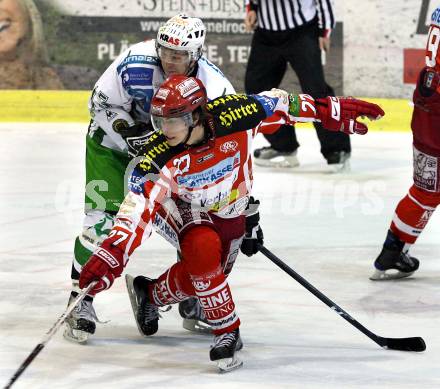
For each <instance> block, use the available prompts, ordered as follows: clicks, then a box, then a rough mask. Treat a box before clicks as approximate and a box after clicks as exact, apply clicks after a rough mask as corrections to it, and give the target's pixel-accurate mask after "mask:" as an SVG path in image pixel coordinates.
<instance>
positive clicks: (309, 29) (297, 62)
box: [245, 20, 351, 159]
mask: <svg viewBox="0 0 440 389" xmlns="http://www.w3.org/2000/svg"><path fill="white" fill-rule="evenodd" d="M287 63H289V64H290V65H291V66H292V68H293V70H294V71H295V73H296V75H297V76H298V79H299V82H300V85H301V89H302V92H303V93H307V94H309V95H311V96H312V97H314V98H321V97H325V96H334V92H333V89H332V88H331V87H330V86H329V85H327V83H326V82H325V78H324V70H323V68H322V63H321V50H320V48H319V30H318V24H317V22H316V20H314V21H313V22H310V23H308V24H306V25H303V26H301V27H298V28H296V29H295V30H289V31H282V32H277V31H275V32H274V31H268V30H263V29H258V28H257V29H256V30H255V33H254V36H253V39H252V45H251V52H250V55H249V60H248V63H247V68H246V76H245V90H246V93H247V94H254V93H260V92H262V91H265V90H270V89H271V88H278V86H279V85H280V83H281V80H282V79H283V76H284V74H285V72H286V68H287ZM314 126H315V129H316V133H317V135H318V139H319V142H320V144H321V153H322V154H323V156H324V158H326V159H327V156H329V155H330V154H331V153H333V152H335V151H346V152H350V151H351V146H350V138H349V136H348V135H346V134H344V133H338V132H330V131H327V130H325V129H324V128H323V127H322V125H321V124H320V123H314ZM265 137H266V139H267V140H268V141H269V143H270V144H271V146H272V147H273V148H274V149H275V150H278V151H286V152H289V151H294V150H296V149H297V148H298V147H299V143H298V141H297V139H296V134H295V129H294V127H292V126H288V125H283V126H280V128H279V130H278V131H277V132H275V133H274V134H271V135H265Z"/></svg>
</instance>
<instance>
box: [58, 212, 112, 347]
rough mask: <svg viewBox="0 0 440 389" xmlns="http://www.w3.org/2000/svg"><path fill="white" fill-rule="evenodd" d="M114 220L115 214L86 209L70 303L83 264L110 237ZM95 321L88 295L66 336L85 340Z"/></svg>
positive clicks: (68, 323) (69, 320)
mask: <svg viewBox="0 0 440 389" xmlns="http://www.w3.org/2000/svg"><path fill="white" fill-rule="evenodd" d="M113 223H114V220H113V215H111V214H109V213H106V212H103V211H98V210H93V211H89V212H87V214H86V216H85V219H84V225H83V231H82V233H81V235H80V236H78V237H77V238H76V240H75V248H74V258H73V262H72V272H71V278H72V291H71V293H70V296H69V302H68V303H69V304H70V302H71V301H72V300H73V299H74V298H75V297H76V296H77V295H78V293H79V287H78V280H79V274H80V272H81V268H82V266H83V265H84V264H85V263H86V262H87V260H88V259H89V258H90V256H91V255H92V253H93V251H94V250H95V248H96V247H98V246H99V245H100V244H101V242H102V241H103V240H104V239H105V238H106V237H107V236H108V234H109V232H110V230H111V228H112V226H113ZM96 322H98V319H97V316H96V312H95V310H94V308H93V297H91V296H86V298H85V299H84V300H83V301H82V302H81V304H78V306H77V307H75V309H74V310H73V311H72V313H71V314H70V315H69V316H68V317H67V318H66V322H65V330H64V338H65V339H67V340H70V341H73V342H78V343H86V342H87V340H88V339H89V337H90V335H92V334H94V333H95V330H96Z"/></svg>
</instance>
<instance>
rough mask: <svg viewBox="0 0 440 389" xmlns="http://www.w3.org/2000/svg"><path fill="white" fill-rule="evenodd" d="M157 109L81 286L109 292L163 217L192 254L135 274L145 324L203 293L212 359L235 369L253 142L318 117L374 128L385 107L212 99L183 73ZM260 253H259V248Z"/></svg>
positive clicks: (148, 331)
mask: <svg viewBox="0 0 440 389" xmlns="http://www.w3.org/2000/svg"><path fill="white" fill-rule="evenodd" d="M332 112H333V114H332ZM151 114H152V123H153V126H154V128H155V130H156V133H155V134H154V135H153V136H152V137H151V138H150V139H149V141H148V143H147V144H146V145H145V146H144V148H143V150H142V152H141V154H140V155H141V156H140V157H139V158H140V160H139V163H138V164H137V166H136V168H135V169H134V171H133V173H132V176H131V186H130V192H129V193H128V194H127V196H126V198H125V200H124V202H123V204H122V205H121V208H120V210H119V212H118V215H117V218H116V223H115V226H114V227H113V229H112V231H111V233H110V235H109V238H107V239H106V240H104V242H103V243H102V245H101V247H100V248H98V249H97V250H96V251H95V252H94V254H93V255H92V256H91V257H90V259H89V261H88V262H87V264H86V265H85V266H84V268H83V269H82V272H81V276H80V287H81V288H84V287H86V286H87V285H88V284H89V283H90V282H92V281H93V280H100V281H99V283H98V284H97V286H96V287H95V288H94V290H93V291H92V294H95V293H97V292H100V291H102V290H104V289H107V288H109V287H110V286H111V285H112V283H113V281H114V279H115V278H117V277H119V276H120V275H121V273H122V271H123V269H124V267H125V266H126V264H127V262H128V259H129V256H130V255H131V254H132V253H133V251H134V250H135V249H136V247H138V246H139V245H140V244H141V242H143V241H145V239H146V238H147V237H148V236H149V235H150V233H151V231H152V224H153V222H154V223H156V224H161V223H162V225H163V226H164V228H163V230H164V231H167V234H166V235H167V239H168V240H169V241H170V242H174V243H175V244H178V246H179V248H180V252H181V256H182V259H181V261H179V262H177V263H175V264H174V265H173V266H171V267H170V268H169V269H168V270H166V271H165V272H164V273H163V274H162V275H161V276H160V277H159V278H157V279H154V280H153V279H149V278H147V277H143V276H138V277H136V278H134V279H133V278H131V277H130V276H127V277H126V278H127V285H128V290H129V294H130V297H131V301H132V305H133V310H134V314H135V318H136V322H137V325H138V328H139V330H140V332H141V333H142V334H143V335H146V336H149V335H153V334H154V333H156V331H157V330H158V319H159V312H158V309H159V307H161V306H165V305H168V304H175V303H178V302H179V301H182V300H183V299H185V298H187V297H188V296H195V297H197V298H198V300H199V302H200V304H201V307H202V309H203V312H204V315H205V317H206V319H207V321H208V323H209V324H210V325H211V326H212V328H213V332H214V335H215V338H214V344H213V346H212V348H211V350H210V359H211V360H212V361H216V362H217V365H218V367H219V369H220V371H229V370H232V369H234V368H237V367H239V366H241V365H242V362H241V361H240V360H239V359H238V357H237V355H236V351H238V350H239V349H240V348H241V347H242V342H241V340H240V331H239V326H240V319H239V317H238V314H237V312H236V310H235V303H234V300H233V296H232V291H231V289H230V287H229V285H228V281H227V276H228V274H229V273H230V271H231V269H232V266H233V264H234V261H235V259H236V256H237V254H238V250H239V246H240V244H241V242H242V239H243V237H244V235H245V233H246V229H247V228H246V224H247V223H246V221H245V217H244V212H245V210H246V208H247V206H248V202H249V197H250V193H251V189H252V141H253V139H254V138H255V136H256V135H257V133H259V132H264V133H271V132H273V131H275V130H276V129H277V128H278V127H279V124H280V122H282V123H288V124H291V123H294V122H296V121H301V122H304V121H317V120H320V121H321V122H322V123H323V125H324V127H325V128H328V129H331V130H334V131H344V132H346V133H350V134H351V133H361V134H364V133H366V132H367V127H366V125H365V124H362V123H358V122H357V121H356V119H357V117H358V116H361V115H364V116H368V117H369V118H372V119H377V118H379V117H380V116H382V115H383V114H384V113H383V111H382V109H380V107H378V106H377V105H375V104H370V103H367V102H364V101H360V100H355V99H346V98H339V99H338V98H334V97H332V98H325V99H319V100H316V101H315V100H314V99H313V98H311V97H310V96H307V95H291V94H287V93H280V92H279V91H277V92H276V93H273V92H272V93H271V92H265V93H264V94H262V95H238V94H237V95H227V96H222V97H219V98H217V99H214V100H212V101H210V102H207V97H206V92H205V88H204V87H203V84H202V83H201V82H200V80H198V79H197V78H192V77H185V76H177V75H175V76H171V77H169V78H168V79H167V80H166V81H165V83H164V84H162V86H161V87H160V88H159V90H158V91H157V93H156V94H155V95H154V97H153V99H152V108H151ZM248 227H249V228H248V229H247V230H248V231H247V234H246V238H252V237H255V240H260V241H261V234H257V233H255V231H256V229H257V228H255V225H254V226H251V225H248ZM252 232H253V234H252ZM248 243H249V241H248V240H247V241H246V245H244V246H246V250H245V251H248V249H249V245H248ZM250 251H251V253H252V252H254V253H255V252H256V249H255V246H254V249H251V250H250Z"/></svg>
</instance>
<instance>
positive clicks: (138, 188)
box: [128, 169, 145, 194]
mask: <svg viewBox="0 0 440 389" xmlns="http://www.w3.org/2000/svg"><path fill="white" fill-rule="evenodd" d="M144 183H145V178H144V176H143V174H141V173H140V172H139V171H138V170H137V169H134V170H133V173H132V174H131V176H130V179H129V180H128V190H129V191H130V192H133V193H136V194H141V193H143V184H144Z"/></svg>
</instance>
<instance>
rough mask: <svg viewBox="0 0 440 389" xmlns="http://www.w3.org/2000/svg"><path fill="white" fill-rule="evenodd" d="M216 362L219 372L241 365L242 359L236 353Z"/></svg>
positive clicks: (222, 372)
mask: <svg viewBox="0 0 440 389" xmlns="http://www.w3.org/2000/svg"><path fill="white" fill-rule="evenodd" d="M216 362H217V367H218V372H219V373H220V374H224V373H229V372H231V371H233V370H236V369H239V368H240V367H242V366H243V361H242V360H241V359H240V358H238V357H237V355H234V356H233V357H232V358H223V359H219V360H218V361H216Z"/></svg>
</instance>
